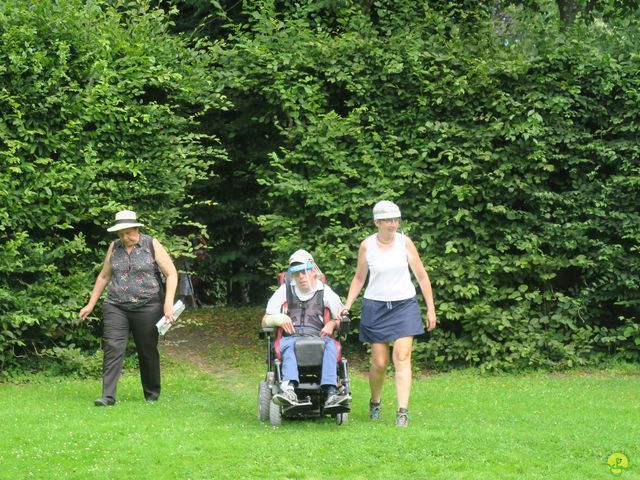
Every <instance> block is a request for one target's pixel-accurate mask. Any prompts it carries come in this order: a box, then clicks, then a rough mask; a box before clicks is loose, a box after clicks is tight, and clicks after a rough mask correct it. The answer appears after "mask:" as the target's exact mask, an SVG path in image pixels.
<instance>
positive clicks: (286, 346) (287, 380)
mask: <svg viewBox="0 0 640 480" xmlns="http://www.w3.org/2000/svg"><path fill="white" fill-rule="evenodd" d="M297 339H298V337H282V338H281V339H280V360H281V362H282V363H281V368H282V379H281V380H282V381H281V384H280V388H281V389H282V392H281V393H278V394H276V395H274V396H273V402H274V403H275V404H276V405H295V404H297V403H298V396H297V395H296V392H295V391H294V388H295V387H294V383H295V385H297V384H298V382H299V381H300V378H299V374H298V359H297V358H296V352H295V343H296V340H297Z"/></svg>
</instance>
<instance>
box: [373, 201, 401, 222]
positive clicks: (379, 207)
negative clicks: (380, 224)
mask: <svg viewBox="0 0 640 480" xmlns="http://www.w3.org/2000/svg"><path fill="white" fill-rule="evenodd" d="M401 216H402V215H400V208H399V207H398V206H397V205H396V204H395V203H393V202H390V201H389V200H381V201H379V202H378V203H376V204H375V206H374V207H373V219H374V220H384V219H386V218H400V217H401Z"/></svg>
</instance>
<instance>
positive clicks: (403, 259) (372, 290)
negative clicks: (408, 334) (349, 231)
mask: <svg viewBox="0 0 640 480" xmlns="http://www.w3.org/2000/svg"><path fill="white" fill-rule="evenodd" d="M406 238H407V237H405V236H404V235H403V234H401V233H398V232H396V233H395V240H394V242H393V246H392V247H391V248H390V249H389V250H382V249H381V248H380V247H379V246H378V242H377V241H376V234H374V235H371V236H369V237H367V239H366V240H365V242H366V248H367V258H366V259H367V264H368V265H369V283H368V284H367V288H366V290H365V291H364V298H367V299H369V300H378V301H381V302H395V301H398V300H407V299H409V298H413V297H414V296H415V295H416V287H415V286H414V285H413V282H412V281H411V273H410V272H409V256H408V253H407V245H406Z"/></svg>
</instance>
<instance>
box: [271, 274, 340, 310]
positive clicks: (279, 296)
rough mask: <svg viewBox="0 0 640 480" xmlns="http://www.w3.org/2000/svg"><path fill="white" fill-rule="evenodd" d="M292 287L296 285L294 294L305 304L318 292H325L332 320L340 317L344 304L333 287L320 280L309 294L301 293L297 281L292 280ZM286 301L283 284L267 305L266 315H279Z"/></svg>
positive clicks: (325, 300)
mask: <svg viewBox="0 0 640 480" xmlns="http://www.w3.org/2000/svg"><path fill="white" fill-rule="evenodd" d="M291 285H294V292H295V294H296V296H297V297H298V298H299V299H300V300H301V301H303V302H304V301H306V300H309V299H311V298H312V297H313V296H314V295H315V293H316V292H317V291H318V290H323V294H322V300H323V303H324V306H325V307H326V308H328V309H329V311H330V312H331V318H335V317H336V316H337V315H338V312H339V311H340V310H342V302H341V301H340V297H338V294H337V293H335V292H334V291H333V290H331V287H330V286H329V285H325V284H324V283H322V281H320V280H318V281H316V288H314V289H313V290H311V291H309V292H307V293H303V292H301V291H300V289H299V288H298V287H297V286H295V285H296V282H295V280H291ZM286 301H287V290H286V285H285V284H284V283H283V284H282V285H280V287H278V290H276V291H275V292H274V294H273V295H271V298H270V299H269V303H267V311H266V314H267V315H275V314H277V313H281V311H282V310H281V309H282V304H283V303H285V302H286Z"/></svg>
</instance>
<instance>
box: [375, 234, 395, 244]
mask: <svg viewBox="0 0 640 480" xmlns="http://www.w3.org/2000/svg"><path fill="white" fill-rule="evenodd" d="M394 241H395V237H391V239H390V240H388V241H386V242H383V241H382V240H380V236H379V235H376V242H378V243H379V244H380V245H391V244H392V243H393V242H394Z"/></svg>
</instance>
